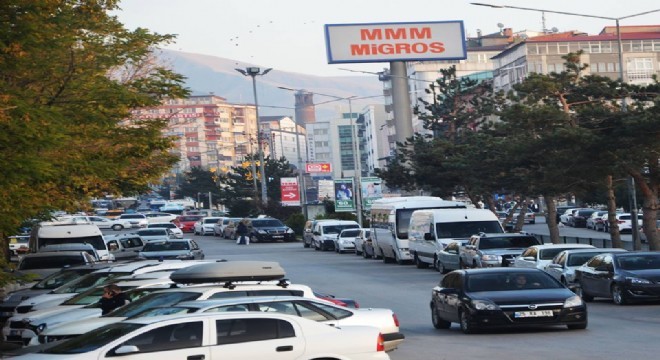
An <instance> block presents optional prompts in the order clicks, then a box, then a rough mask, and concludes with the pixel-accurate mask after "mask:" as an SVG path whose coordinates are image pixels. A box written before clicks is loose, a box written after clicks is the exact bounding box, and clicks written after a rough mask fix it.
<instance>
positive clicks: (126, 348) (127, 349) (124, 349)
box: [115, 345, 140, 355]
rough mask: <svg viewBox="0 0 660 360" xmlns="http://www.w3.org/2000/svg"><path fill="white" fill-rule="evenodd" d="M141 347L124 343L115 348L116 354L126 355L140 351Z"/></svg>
mask: <svg viewBox="0 0 660 360" xmlns="http://www.w3.org/2000/svg"><path fill="white" fill-rule="evenodd" d="M139 351H140V349H139V348H138V347H137V346H135V345H122V346H120V347H118V348H117V350H115V354H117V355H124V354H132V353H136V352H139Z"/></svg>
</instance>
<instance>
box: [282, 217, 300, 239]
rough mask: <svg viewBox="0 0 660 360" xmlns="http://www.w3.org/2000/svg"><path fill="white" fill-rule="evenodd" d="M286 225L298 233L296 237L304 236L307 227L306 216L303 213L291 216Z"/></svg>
mask: <svg viewBox="0 0 660 360" xmlns="http://www.w3.org/2000/svg"><path fill="white" fill-rule="evenodd" d="M284 223H285V224H286V226H288V227H290V228H291V229H293V231H295V232H296V235H298V236H302V233H303V229H304V227H305V215H303V214H301V213H295V214H291V215H290V216H289V217H288V218H287V219H286V221H285V222H284Z"/></svg>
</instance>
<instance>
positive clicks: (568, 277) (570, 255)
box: [543, 248, 626, 286]
mask: <svg viewBox="0 0 660 360" xmlns="http://www.w3.org/2000/svg"><path fill="white" fill-rule="evenodd" d="M619 251H626V250H624V249H617V248H601V249H568V250H563V251H561V252H560V253H558V254H557V255H555V257H554V258H553V259H552V262H551V263H549V264H547V265H546V266H545V268H544V269H543V270H545V272H547V273H548V274H550V275H552V277H554V278H555V279H557V280H559V281H560V282H561V283H562V284H564V285H566V286H569V285H573V284H574V282H575V269H577V268H578V267H580V266H582V265H584V264H585V263H586V262H587V261H589V260H590V259H591V258H592V257H594V256H596V255H598V254H603V253H607V252H619Z"/></svg>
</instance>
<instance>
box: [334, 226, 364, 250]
mask: <svg viewBox="0 0 660 360" xmlns="http://www.w3.org/2000/svg"><path fill="white" fill-rule="evenodd" d="M361 230H362V229H344V230H342V231H341V232H340V233H339V236H337V238H336V239H335V240H334V241H335V252H337V253H338V254H341V253H343V252H348V251H350V252H354V251H355V239H356V238H357V237H358V236H360V231H361Z"/></svg>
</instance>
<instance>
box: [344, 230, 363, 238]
mask: <svg viewBox="0 0 660 360" xmlns="http://www.w3.org/2000/svg"><path fill="white" fill-rule="evenodd" d="M359 234H360V230H345V231H343V232H342V233H341V236H343V237H356V236H358V235H359Z"/></svg>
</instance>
